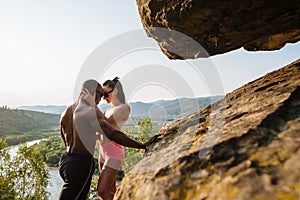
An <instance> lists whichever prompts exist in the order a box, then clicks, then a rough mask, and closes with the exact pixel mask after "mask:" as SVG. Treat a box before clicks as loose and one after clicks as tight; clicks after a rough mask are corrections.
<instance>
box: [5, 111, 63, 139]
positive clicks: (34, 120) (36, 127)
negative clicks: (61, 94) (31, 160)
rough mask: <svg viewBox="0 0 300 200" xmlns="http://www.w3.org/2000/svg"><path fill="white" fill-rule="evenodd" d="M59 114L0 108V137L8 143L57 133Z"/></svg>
mask: <svg viewBox="0 0 300 200" xmlns="http://www.w3.org/2000/svg"><path fill="white" fill-rule="evenodd" d="M59 119H60V116H59V115H55V114H47V113H41V112H35V111H27V110H17V109H5V108H0V137H1V138H4V139H6V141H7V143H8V144H9V145H13V144H19V143H22V142H25V141H30V140H35V139H41V138H46V137H49V136H51V135H54V134H58V129H59Z"/></svg>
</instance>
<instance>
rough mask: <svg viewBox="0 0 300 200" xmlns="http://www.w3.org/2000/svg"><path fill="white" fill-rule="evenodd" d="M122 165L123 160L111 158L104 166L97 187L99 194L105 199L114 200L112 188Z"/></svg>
mask: <svg viewBox="0 0 300 200" xmlns="http://www.w3.org/2000/svg"><path fill="white" fill-rule="evenodd" d="M120 165H121V161H119V160H116V159H112V158H110V159H109V160H108V161H107V162H106V163H105V164H104V166H103V167H102V171H101V174H100V177H99V181H98V187H97V189H98V194H99V196H100V197H101V198H102V199H103V200H112V199H113V197H114V193H113V192H112V188H113V184H114V183H115V180H116V176H117V173H118V168H119V167H120ZM114 187H115V185H114Z"/></svg>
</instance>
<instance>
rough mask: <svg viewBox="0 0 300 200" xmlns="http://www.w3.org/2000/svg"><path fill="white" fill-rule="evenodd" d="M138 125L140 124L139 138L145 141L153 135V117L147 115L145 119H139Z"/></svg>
mask: <svg viewBox="0 0 300 200" xmlns="http://www.w3.org/2000/svg"><path fill="white" fill-rule="evenodd" d="M136 125H138V133H139V138H140V139H141V140H142V141H143V142H145V141H146V140H147V139H148V138H150V137H151V135H152V131H153V130H152V129H153V124H152V123H151V119H150V118H149V117H145V118H144V119H143V120H138V121H137V122H136Z"/></svg>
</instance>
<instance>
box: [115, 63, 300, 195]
mask: <svg viewBox="0 0 300 200" xmlns="http://www.w3.org/2000/svg"><path fill="white" fill-rule="evenodd" d="M160 134H161V136H160V138H161V140H160V141H158V142H157V143H155V144H152V146H151V147H150V148H149V149H148V150H147V152H146V154H145V156H144V158H143V159H142V160H141V161H140V162H139V163H138V164H137V165H136V166H135V167H134V168H133V170H132V171H130V172H129V173H128V174H127V175H126V176H125V177H124V179H123V181H122V182H121V185H120V187H119V189H118V191H117V193H116V196H115V199H122V200H126V199H128V200H129V199H134V200H153V199H155V200H160V199H162V200H171V199H176V200H177V199H180V200H183V199H195V200H201V199H203V200H204V199H205V200H211V199H222V200H227V199H228V200H229V199H230V200H231V199H239V200H245V199H264V200H265V199H282V200H283V199H293V200H297V199H300V181H299V180H300V162H299V159H300V59H299V60H297V61H296V62H294V63H292V64H290V65H288V66H286V67H283V68H281V69H279V70H277V71H274V72H272V73H269V74H267V75H265V76H264V77H262V78H260V79H258V80H255V81H253V82H250V83H248V84H246V85H244V86H243V87H241V88H239V89H237V90H235V91H233V92H232V93H229V94H227V95H226V97H225V98H224V99H223V100H220V101H218V102H217V103H214V104H212V105H210V106H208V107H206V108H205V109H202V110H200V111H199V112H197V113H194V114H191V115H189V116H186V117H184V118H182V119H179V120H177V121H176V122H174V123H173V124H170V125H168V126H166V127H164V128H163V129H162V130H161V131H160Z"/></svg>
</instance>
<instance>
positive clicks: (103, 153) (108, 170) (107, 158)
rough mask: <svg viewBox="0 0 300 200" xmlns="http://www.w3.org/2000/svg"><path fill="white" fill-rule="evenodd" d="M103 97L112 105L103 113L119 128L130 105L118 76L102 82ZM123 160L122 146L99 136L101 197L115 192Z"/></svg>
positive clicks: (127, 115)
mask: <svg viewBox="0 0 300 200" xmlns="http://www.w3.org/2000/svg"><path fill="white" fill-rule="evenodd" d="M103 91H104V93H103V97H104V99H105V100H106V101H107V103H111V104H112V107H110V108H108V109H107V110H106V111H105V112H104V115H105V117H106V118H107V121H108V122H109V123H110V124H111V125H112V126H113V127H115V128H116V129H118V130H121V129H122V128H123V127H124V125H125V123H126V121H127V119H128V117H129V114H130V107H129V105H128V104H127V103H126V99H125V95H124V91H123V87H122V85H121V83H120V81H119V78H118V77H115V78H114V79H113V80H107V81H105V82H104V83H103ZM123 160H124V148H123V146H121V145H119V144H117V143H115V142H113V141H110V140H109V139H108V138H105V137H102V138H100V145H99V169H100V177H99V181H98V187H97V189H98V193H99V195H100V196H101V197H102V199H104V200H106V199H113V196H114V193H115V192H116V176H117V173H118V170H119V168H120V166H121V164H122V162H123Z"/></svg>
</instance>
